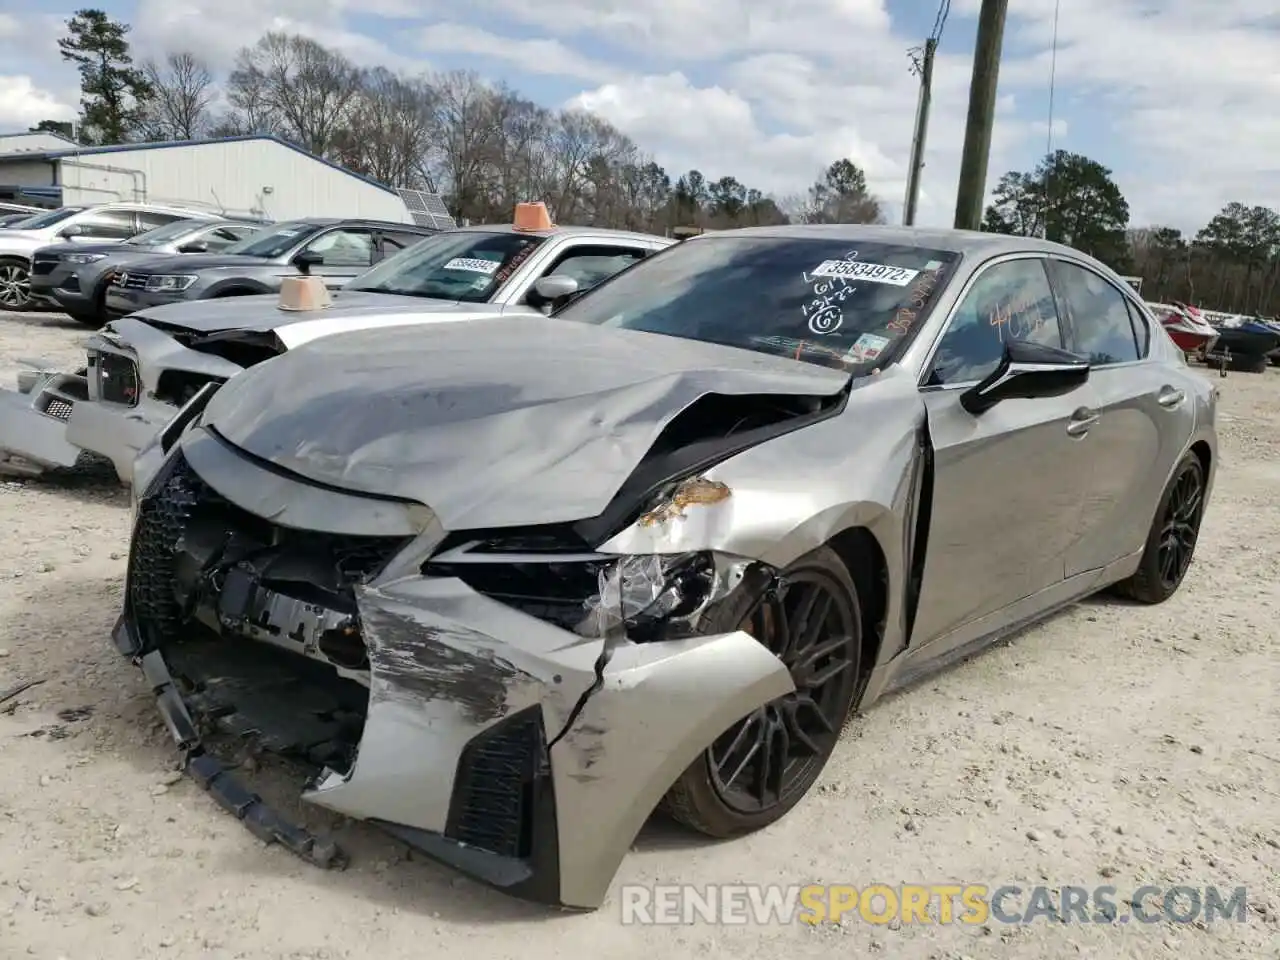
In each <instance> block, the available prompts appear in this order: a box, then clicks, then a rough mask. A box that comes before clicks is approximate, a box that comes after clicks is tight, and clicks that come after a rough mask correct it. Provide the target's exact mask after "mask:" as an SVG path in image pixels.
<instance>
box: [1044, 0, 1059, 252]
mask: <svg viewBox="0 0 1280 960" xmlns="http://www.w3.org/2000/svg"><path fill="white" fill-rule="evenodd" d="M1061 12H1062V0H1054V4H1053V40H1052V41H1051V42H1050V44H1049V129H1048V131H1047V132H1046V134H1045V144H1044V159H1045V164H1044V197H1043V202H1042V203H1041V210H1040V229H1041V232H1042V234H1043V235H1044V237H1045V238H1046V239H1048V236H1049V207H1050V198H1049V184H1050V178H1051V177H1052V176H1053V160H1052V158H1053V98H1054V94H1055V92H1056V91H1057V86H1058V15H1059V14H1060V13H1061Z"/></svg>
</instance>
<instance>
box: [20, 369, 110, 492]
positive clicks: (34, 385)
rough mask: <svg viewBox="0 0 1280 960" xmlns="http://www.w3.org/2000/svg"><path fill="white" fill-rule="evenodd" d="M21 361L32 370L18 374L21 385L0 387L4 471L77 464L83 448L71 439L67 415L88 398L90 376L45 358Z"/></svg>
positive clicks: (24, 472)
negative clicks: (71, 371)
mask: <svg viewBox="0 0 1280 960" xmlns="http://www.w3.org/2000/svg"><path fill="white" fill-rule="evenodd" d="M22 362H23V363H24V365H25V366H27V367H29V368H30V369H29V370H27V371H24V372H23V373H22V374H20V375H19V378H18V389H17V390H4V389H0V473H7V474H10V475H17V476H24V477H36V476H40V475H41V474H43V473H44V472H45V471H47V470H51V469H55V468H58V467H73V466H75V465H76V463H77V462H78V460H79V458H80V449H79V448H78V447H76V446H75V445H74V444H72V443H70V442H69V441H68V440H67V436H66V433H67V420H68V418H69V417H70V416H71V412H72V410H73V409H74V408H75V406H76V405H77V404H79V403H82V402H85V401H87V400H88V398H89V384H88V380H87V379H86V378H85V377H83V376H79V375H77V374H69V373H57V372H55V371H54V370H52V369H50V367H49V366H48V365H47V364H45V363H44V362H42V361H22Z"/></svg>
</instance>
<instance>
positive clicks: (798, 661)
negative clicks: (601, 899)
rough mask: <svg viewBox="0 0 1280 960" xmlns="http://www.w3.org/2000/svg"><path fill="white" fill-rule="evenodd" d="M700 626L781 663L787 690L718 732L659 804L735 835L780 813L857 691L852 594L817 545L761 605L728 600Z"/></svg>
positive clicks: (816, 765) (832, 739)
mask: <svg viewBox="0 0 1280 960" xmlns="http://www.w3.org/2000/svg"><path fill="white" fill-rule="evenodd" d="M703 629H704V630H706V631H707V632H724V631H728V630H734V629H743V630H745V631H747V632H748V633H750V634H751V635H752V636H753V637H755V638H756V639H757V640H759V641H760V642H761V643H762V644H764V645H765V646H766V647H768V648H769V650H770V651H771V652H773V653H774V654H775V655H776V656H777V657H778V659H780V660H781V661H782V662H783V663H784V664H785V665H786V667H787V669H788V670H789V671H790V673H791V677H792V681H793V683H794V684H795V687H796V689H795V691H794V692H792V693H788V694H786V695H785V696H782V697H779V698H778V699H777V700H774V701H772V702H771V703H769V704H766V705H765V706H763V707H760V708H759V709H757V710H755V711H753V712H752V713H751V714H750V715H748V716H747V717H744V718H743V719H742V720H740V721H739V722H738V723H736V724H734V725H733V726H732V727H730V728H729V729H728V730H726V731H725V732H724V733H723V734H721V735H720V736H719V737H718V738H717V739H716V741H715V742H714V743H713V744H712V745H711V747H710V748H708V749H707V750H706V751H705V752H703V754H702V755H701V756H699V757H698V758H697V759H696V760H694V761H693V763H692V764H690V765H689V767H688V769H687V770H685V772H684V773H683V774H681V776H680V779H678V780H677V781H676V783H675V785H674V786H672V788H671V790H670V791H669V792H668V793H667V796H666V797H665V798H664V800H663V807H664V809H665V810H666V811H667V812H668V813H669V814H670V815H671V816H672V817H673V818H674V819H676V820H678V821H680V822H681V823H683V824H685V825H686V826H689V827H692V828H693V829H695V830H697V831H699V832H701V833H705V834H708V835H710V836H713V837H733V836H740V835H742V834H745V833H750V832H752V831H755V830H759V829H760V828H762V827H765V826H768V825H769V824H771V823H773V822H775V821H777V820H780V819H781V818H782V817H783V816H784V815H786V813H787V812H788V811H790V810H791V808H792V807H794V806H795V805H796V804H797V803H799V802H800V800H801V798H803V797H804V795H805V794H806V793H808V791H809V789H810V788H811V787H812V786H813V784H814V783H815V782H816V781H817V779H818V775H819V774H820V773H821V772H822V768H823V767H824V766H826V763H827V760H828V759H829V758H830V757H831V754H832V752H833V751H834V750H835V747H836V743H837V742H838V741H839V739H840V732H841V730H842V729H843V727H844V723H845V720H846V719H847V718H848V716H849V713H850V712H851V710H852V709H853V703H854V698H855V697H856V696H857V691H858V677H859V668H860V665H861V664H860V659H861V649H862V617H861V609H860V607H859V602H858V591H857V588H856V587H855V586H854V583H853V580H852V578H851V577H850V576H849V572H848V570H847V569H846V568H845V566H844V564H843V563H842V562H841V561H840V558H839V556H838V555H837V554H836V552H835V551H834V550H832V549H830V548H829V547H821V548H819V549H817V550H815V551H813V552H812V553H809V554H806V555H805V556H804V557H801V558H800V559H799V560H797V561H796V562H795V563H794V564H792V565H791V566H790V567H788V568H787V569H786V570H785V571H784V572H783V574H782V576H781V578H780V581H779V586H778V588H777V589H776V591H774V592H773V593H771V594H770V595H767V596H765V597H764V598H763V599H760V600H758V601H753V599H752V598H750V597H741V598H732V597H731V598H729V599H728V600H727V601H726V603H725V605H724V606H723V607H721V608H719V609H717V610H715V611H713V612H712V613H711V615H710V616H709V618H708V621H707V622H706V623H705V624H704V625H703Z"/></svg>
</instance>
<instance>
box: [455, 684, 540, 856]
mask: <svg viewBox="0 0 1280 960" xmlns="http://www.w3.org/2000/svg"><path fill="white" fill-rule="evenodd" d="M547 774H548V769H547V759H546V738H545V736H544V734H543V729H542V713H541V709H540V708H539V707H532V708H530V709H528V710H525V711H522V712H521V713H518V714H516V715H515V716H512V717H509V718H508V719H506V720H504V721H503V722H502V723H500V724H499V725H498V726H496V727H494V728H492V729H490V730H487V731H485V732H484V733H482V734H481V735H480V736H479V737H477V738H476V739H475V740H472V741H471V742H470V743H469V744H467V746H466V748H465V749H464V750H463V751H462V757H461V758H460V759H459V760H458V775H457V778H456V780H455V781H454V786H453V798H452V801H451V802H450V805H449V824H448V826H447V827H446V829H445V836H447V837H448V838H449V839H451V840H456V841H458V842H460V843H465V844H468V845H470V846H475V847H479V848H481V849H482V850H488V851H489V852H490V853H496V854H498V855H499V856H503V857H514V858H517V859H526V858H528V857H529V856H530V854H531V853H532V851H533V807H534V795H535V790H536V789H537V786H538V784H537V781H538V779H539V778H540V777H543V776H546V775H547Z"/></svg>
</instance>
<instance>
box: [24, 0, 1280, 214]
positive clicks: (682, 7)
mask: <svg viewBox="0 0 1280 960" xmlns="http://www.w3.org/2000/svg"><path fill="white" fill-rule="evenodd" d="M979 3H980V0H952V10H951V24H950V25H949V26H948V31H947V34H946V35H945V37H944V40H943V44H942V50H941V52H940V54H939V57H938V61H937V67H936V71H935V87H934V100H933V110H932V122H931V124H930V130H929V150H928V152H927V156H926V167H925V172H924V180H923V197H922V203H921V210H920V214H921V220H922V222H928V223H935V224H944V223H948V222H949V221H950V219H951V214H952V204H953V202H954V192H955V181H956V174H957V170H958V166H959V159H960V151H961V143H962V138H963V127H964V118H965V114H966V111H967V95H968V85H969V70H970V53H971V51H970V49H969V44H970V43H971V42H972V41H971V36H972V34H971V32H968V31H971V30H972V20H966V19H964V18H965V17H966V15H967V16H969V17H971V16H972V15H973V14H975V13H976V12H977V9H978V6H979ZM28 6H31V5H30V4H28ZM37 6H39V5H37ZM905 6H906V3H905V0H791V2H789V3H787V4H777V3H774V2H766V0H696V2H695V0H644V2H637V0H539V2H538V3H532V4H531V3H528V2H527V0H474V2H473V3H472V4H469V5H467V6H459V5H458V4H457V3H456V2H452V3H449V4H445V3H444V2H443V0H189V2H188V3H186V4H174V3H172V2H170V0H134V3H133V5H132V9H131V10H128V11H126V12H125V13H124V14H123V18H124V19H125V20H127V21H129V22H131V23H133V24H134V25H135V31H134V34H133V35H132V39H133V40H134V42H135V46H136V48H137V51H138V54H139V55H140V56H152V55H157V54H161V53H165V52H169V51H172V50H181V49H187V48H191V47H193V46H194V47H195V50H194V51H193V52H197V53H199V54H200V55H201V56H204V57H206V58H207V59H209V60H210V61H212V62H213V63H214V65H215V66H217V67H219V68H225V67H226V66H228V65H229V64H230V63H231V60H232V58H233V56H234V54H235V52H236V50H238V49H239V48H240V47H242V46H244V45H245V44H246V43H249V42H252V40H253V39H255V38H256V37H257V36H259V35H260V34H261V33H262V32H264V31H266V30H271V29H275V30H297V31H300V32H303V33H306V34H308V35H310V36H313V37H315V38H316V39H317V40H319V41H321V42H323V43H326V44H329V45H332V46H335V47H337V48H338V49H340V50H342V51H343V52H344V53H346V54H347V55H348V56H350V57H352V59H354V60H356V61H357V62H359V63H361V64H362V65H369V66H372V65H379V64H381V65H385V66H390V67H393V68H397V69H404V70H408V71H412V72H419V71H421V70H423V69H425V68H426V63H425V61H423V60H421V59H420V58H418V57H417V56H416V55H415V54H416V52H417V51H423V52H424V53H428V54H430V55H431V56H432V57H437V56H438V57H440V58H441V59H445V58H448V59H447V61H446V62H448V63H449V64H450V65H454V64H457V63H458V62H459V55H461V57H462V58H463V64H464V65H469V64H467V63H466V58H468V57H469V58H470V59H471V60H474V61H475V63H474V66H475V67H476V68H477V69H478V70H480V71H481V72H483V73H495V72H496V73H499V74H500V73H501V72H502V71H503V70H504V69H509V70H511V71H512V72H518V73H519V74H521V75H522V76H529V75H536V76H545V77H552V76H554V77H557V78H564V79H568V80H570V81H576V82H577V83H579V84H580V85H581V87H582V92H581V93H580V95H579V96H577V97H575V98H574V99H573V102H574V103H575V104H577V105H583V106H587V107H589V108H590V109H593V110H595V111H597V112H599V113H600V114H601V115H603V116H605V117H607V118H609V119H610V120H612V121H613V122H615V123H616V124H617V125H618V126H619V127H621V128H622V129H624V130H625V131H626V132H628V133H630V134H631V135H632V136H633V137H634V138H635V139H636V140H637V142H638V143H639V144H640V145H641V146H642V147H643V148H644V149H646V150H649V151H651V152H653V153H654V154H655V155H656V157H657V159H658V160H659V161H660V162H662V163H663V164H664V165H665V166H667V167H668V169H669V170H670V171H671V172H672V173H673V174H678V173H680V172H683V171H684V170H686V169H688V168H690V167H696V168H698V169H700V170H702V171H703V172H704V173H705V174H707V175H708V176H710V177H716V176H722V175H724V174H732V175H734V176H737V177H738V178H739V179H741V180H743V181H744V182H747V183H749V184H750V185H752V186H757V187H759V188H761V189H767V190H774V191H780V192H784V193H790V192H795V191H798V190H802V189H803V188H804V186H805V185H806V184H807V183H808V182H809V181H811V180H812V178H813V177H814V176H815V175H816V174H817V172H818V170H820V169H821V168H822V167H823V166H824V165H825V164H827V163H829V162H831V161H832V160H834V159H836V158H837V157H840V156H850V157H852V158H853V159H854V160H856V161H857V162H858V163H860V164H861V165H862V166H863V167H864V168H865V169H866V171H867V174H868V178H869V180H870V181H871V184H872V186H873V188H874V189H875V190H876V191H877V192H878V193H879V194H880V195H881V196H882V198H883V199H884V200H886V201H887V202H888V204H889V205H890V206H891V207H892V208H895V209H896V208H897V205H898V204H899V203H900V202H901V194H902V188H903V182H904V180H905V175H906V163H907V154H908V151H909V148H910V140H911V128H912V122H913V118H914V113H915V104H916V90H917V88H916V81H915V79H914V78H913V77H912V76H911V75H910V73H909V71H908V59H907V56H906V49H907V47H908V46H911V45H913V44H916V43H918V42H920V38H916V37H914V36H912V37H908V36H906V35H905V33H904V30H903V26H902V20H901V19H900V11H901V10H902V9H903V8H904V7H905ZM1054 9H1055V0H1019V2H1018V3H1016V4H1012V5H1011V12H1010V14H1009V22H1008V24H1007V27H1006V31H1005V59H1004V63H1003V64H1002V67H1001V75H1000V91H1001V97H1000V103H999V113H998V119H997V124H996V128H995V134H994V141H993V150H992V157H991V161H990V165H989V171H990V179H991V181H992V182H994V181H995V180H996V179H997V178H998V177H999V175H1000V174H1001V173H1003V172H1004V171H1005V170H1007V169H1009V168H1010V167H1011V166H1018V167H1030V166H1033V165H1034V163H1035V162H1036V160H1037V158H1038V157H1039V155H1040V154H1041V151H1042V150H1043V149H1044V146H1045V144H1046V141H1047V133H1048V130H1047V127H1046V121H1047V117H1045V116H1037V117H1034V118H1027V117H1026V116H1025V115H1024V114H1020V112H1019V109H1018V108H1020V107H1021V109H1022V110H1023V111H1025V109H1026V107H1027V106H1028V105H1034V106H1035V108H1036V110H1037V111H1039V110H1041V109H1042V105H1043V103H1044V99H1045V94H1046V93H1047V84H1048V77H1049V59H1050V54H1049V45H1050V40H1051V37H1052V32H1053V18H1054ZM1155 11H1158V12H1155ZM917 12H918V10H917ZM926 12H927V11H926ZM891 13H893V14H894V17H896V18H898V19H895V18H891V16H890V14H891ZM370 17H375V18H376V17H384V18H398V20H403V21H406V22H405V23H399V22H397V23H396V24H395V26H394V29H395V31H396V34H395V36H387V35H386V34H385V33H384V34H383V35H382V38H380V37H379V36H375V35H372V34H371V33H362V32H360V30H358V29H356V24H359V25H360V26H361V27H362V28H365V29H367V27H366V24H367V23H368V19H369V18H370ZM62 19H63V18H62V17H60V16H58V17H55V16H54V15H52V14H36V13H35V12H34V9H33V10H32V12H30V13H27V12H18V9H17V8H12V7H10V10H9V12H7V13H0V63H3V64H4V69H5V71H6V72H7V73H8V74H10V77H9V79H7V80H6V81H4V83H5V84H6V86H5V87H4V88H3V89H4V100H3V103H4V110H5V111H7V115H8V116H11V117H14V118H15V119H14V120H13V121H11V122H17V117H18V113H21V114H22V115H23V116H26V115H30V114H40V115H41V116H40V117H37V119H39V118H42V116H43V114H44V113H45V112H47V111H48V110H50V109H54V110H55V112H56V109H57V108H59V107H61V108H63V109H64V110H69V109H70V106H69V104H70V102H71V101H72V100H74V98H75V97H74V94H71V93H69V92H68V93H64V92H63V90H64V88H69V87H72V86H73V85H74V74H73V72H72V71H71V70H70V68H69V67H67V66H66V65H64V64H62V63H61V62H60V61H59V58H58V55H57V51H56V47H55V46H54V39H55V38H56V36H57V34H58V33H59V32H60V28H61V20H62ZM37 21H39V23H37ZM54 21H58V22H57V23H54ZM388 22H389V23H390V21H388ZM494 24H501V26H499V27H495V26H494ZM918 25H923V26H924V27H926V28H927V26H928V23H922V22H918ZM37 26H39V29H36V27H37ZM491 30H498V31H500V32H502V33H505V34H510V36H496V35H494V33H492V32H489V31H491ZM374 33H377V31H376V30H375V31H374ZM32 38H35V39H34V40H33V39H32ZM393 48H394V49H393ZM504 65H505V66H504ZM23 77H29V78H33V80H32V81H30V82H32V84H33V86H32V88H31V89H32V92H31V93H30V94H21V95H19V94H15V93H14V92H13V91H15V90H17V89H18V88H17V87H15V86H14V85H15V84H17V83H21V82H23V81H22V78H23ZM519 85H521V84H520V81H519V80H517V86H519ZM36 88H43V89H44V90H45V91H46V92H45V93H44V94H41V93H40V92H39V90H38V89H36ZM47 91H55V92H52V93H50V92H47ZM528 92H533V91H532V90H531V91H528ZM42 96H43V97H44V98H45V99H44V100H41V99H40V97H42ZM1278 97H1280V7H1277V3H1276V0H1212V2H1210V0H1160V2H1159V3H1154V2H1153V0H1062V2H1061V4H1060V9H1059V17H1058V52H1057V94H1056V102H1057V110H1056V119H1055V122H1054V132H1053V145H1054V146H1055V147H1062V148H1065V149H1072V150H1079V151H1081V152H1084V153H1086V154H1088V155H1089V156H1091V157H1093V158H1094V159H1096V160H1098V161H1099V162H1101V163H1103V164H1104V165H1106V166H1108V167H1111V168H1112V169H1113V170H1115V171H1116V178H1117V180H1118V182H1119V184H1120V186H1121V189H1122V190H1124V192H1125V193H1126V195H1127V196H1128V198H1129V200H1130V204H1131V207H1132V210H1133V217H1134V220H1135V222H1152V221H1158V222H1169V223H1172V224H1174V225H1177V226H1180V227H1183V228H1185V229H1195V228H1196V227H1198V226H1199V225H1201V224H1203V223H1204V222H1205V221H1206V220H1207V219H1208V218H1209V217H1210V216H1211V215H1212V214H1213V213H1214V212H1216V210H1217V209H1218V208H1220V207H1221V206H1222V205H1223V204H1225V203H1226V202H1228V201H1230V200H1242V201H1245V202H1248V203H1270V204H1280V111H1277V110H1275V108H1274V104H1275V103H1276V101H1277V98H1278ZM14 111H18V113H15V112H14Z"/></svg>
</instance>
